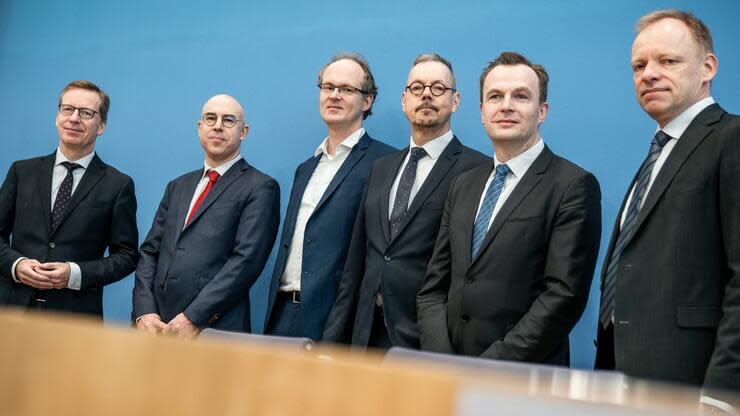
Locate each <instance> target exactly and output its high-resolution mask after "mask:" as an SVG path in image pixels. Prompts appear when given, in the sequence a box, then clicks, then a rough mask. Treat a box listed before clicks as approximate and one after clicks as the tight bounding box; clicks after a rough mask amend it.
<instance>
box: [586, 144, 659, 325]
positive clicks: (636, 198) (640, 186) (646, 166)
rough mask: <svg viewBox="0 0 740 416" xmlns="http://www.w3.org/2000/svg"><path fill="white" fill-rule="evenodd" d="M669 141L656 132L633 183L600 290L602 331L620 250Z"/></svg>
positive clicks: (607, 318) (610, 307)
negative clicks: (625, 212)
mask: <svg viewBox="0 0 740 416" xmlns="http://www.w3.org/2000/svg"><path fill="white" fill-rule="evenodd" d="M669 140H671V136H669V135H667V134H665V133H664V132H663V131H662V130H658V132H657V133H655V136H654V137H653V142H652V143H651V144H650V151H649V152H648V155H647V158H646V159H645V161H644V162H643V163H642V167H640V173H639V175H638V176H637V180H636V181H635V185H634V188H633V189H634V191H633V192H632V199H631V200H630V204H629V207H627V216H626V217H625V218H624V224H622V227H621V229H620V231H619V236H618V237H617V242H616V243H615V244H614V250H612V255H611V257H610V258H609V264H608V265H607V268H606V277H605V278H604V287H603V289H602V290H601V307H600V310H599V322H601V326H602V327H603V328H604V329H606V327H607V326H609V323H610V322H611V319H612V316H613V315H614V298H615V295H616V285H617V270H618V269H619V257H620V256H621V255H622V250H624V247H625V246H626V245H627V243H628V242H629V240H630V238H632V234H634V232H635V223H636V220H637V214H639V213H640V209H641V208H642V202H643V200H644V199H645V194H646V190H647V186H648V184H649V183H650V174H651V173H652V172H653V167H654V166H655V161H656V160H658V156H660V152H661V151H662V150H663V146H665V144H666V143H668V141H669Z"/></svg>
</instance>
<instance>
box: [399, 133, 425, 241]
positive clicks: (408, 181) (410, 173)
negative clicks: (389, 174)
mask: <svg viewBox="0 0 740 416" xmlns="http://www.w3.org/2000/svg"><path fill="white" fill-rule="evenodd" d="M426 155H427V152H426V150H424V148H423V147H412V148H411V151H410V156H409V162H408V163H407V164H406V167H405V168H403V172H402V173H401V179H400V180H399V181H398V188H397V189H396V199H395V200H394V201H393V210H392V211H391V218H390V228H391V239H393V238H395V237H396V235H397V234H398V231H399V230H400V229H401V223H402V222H403V218H404V217H405V216H406V212H407V211H408V207H409V198H410V197H411V188H412V187H413V186H414V179H416V167H417V165H418V164H419V159H421V158H422V157H424V156H426Z"/></svg>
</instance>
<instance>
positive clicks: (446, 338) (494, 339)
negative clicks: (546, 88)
mask: <svg viewBox="0 0 740 416" xmlns="http://www.w3.org/2000/svg"><path fill="white" fill-rule="evenodd" d="M492 170H493V163H490V164H488V165H486V166H481V167H479V168H476V169H473V170H471V171H469V172H466V173H464V174H462V175H460V176H459V177H458V178H457V180H456V181H455V182H454V183H453V185H452V189H451V190H450V194H449V197H448V198H447V201H446V203H445V210H444V214H443V216H442V225H441V226H440V230H439V235H438V237H437V243H436V245H435V248H434V255H433V256H432V259H431V261H430V262H429V268H428V269H427V274H426V279H425V282H424V287H423V288H422V290H421V291H420V292H419V296H418V312H419V326H420V331H421V346H422V349H424V350H430V351H436V352H445V353H449V354H461V355H472V356H481V357H485V358H494V359H500V360H512V361H529V362H538V363H548V364H559V365H568V364H569V350H568V334H569V333H570V330H571V329H572V328H573V326H574V325H575V324H576V322H578V319H580V317H581V314H582V313H583V310H584V308H585V307H586V301H587V300H588V292H589V289H590V287H591V280H592V278H593V273H594V267H595V266H596V257H597V255H598V253H599V242H600V235H601V192H600V190H599V184H598V182H597V181H596V178H595V177H594V176H593V175H591V174H590V173H588V172H586V171H584V170H583V169H581V168H579V167H578V166H576V165H574V164H573V163H570V162H569V161H567V160H565V159H563V158H561V157H558V156H556V155H554V154H553V153H552V152H551V151H550V149H549V148H548V147H547V146H545V148H544V149H543V150H542V152H541V153H540V155H539V156H538V157H537V158H536V159H535V161H534V162H533V163H532V165H531V166H530V167H529V169H528V170H527V173H526V174H525V175H524V176H523V177H522V178H521V180H520V181H519V183H518V184H517V185H516V187H515V188H514V189H513V191H512V192H511V194H510V195H509V197H508V198H507V199H506V201H505V202H504V204H503V205H502V206H501V209H500V210H499V212H498V213H497V214H496V217H495V218H494V220H493V223H492V224H491V227H490V228H489V230H488V233H487V234H486V237H485V240H484V241H483V245H482V246H481V248H480V251H479V252H478V254H477V256H476V257H475V258H471V246H472V238H473V226H474V223H475V217H476V213H477V211H478V204H479V202H480V199H481V195H482V194H483V191H484V188H485V184H486V181H487V180H488V177H489V175H490V173H491V171H492Z"/></svg>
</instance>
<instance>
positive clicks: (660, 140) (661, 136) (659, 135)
mask: <svg viewBox="0 0 740 416" xmlns="http://www.w3.org/2000/svg"><path fill="white" fill-rule="evenodd" d="M670 140H671V136H669V135H667V134H666V133H665V132H664V131H663V130H658V131H657V132H656V133H655V136H653V143H655V144H657V145H658V146H660V147H663V146H665V144H666V143H668V141H670Z"/></svg>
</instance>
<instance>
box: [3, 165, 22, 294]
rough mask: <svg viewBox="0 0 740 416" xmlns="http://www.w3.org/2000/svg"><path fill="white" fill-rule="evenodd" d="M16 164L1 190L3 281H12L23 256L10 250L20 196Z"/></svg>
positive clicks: (11, 167) (9, 171)
mask: <svg viewBox="0 0 740 416" xmlns="http://www.w3.org/2000/svg"><path fill="white" fill-rule="evenodd" d="M15 170H16V167H15V163H14V164H13V165H11V166H10V169H9V170H8V175H7V176H6V177H5V181H4V182H3V185H2V187H1V188H0V275H2V277H0V278H2V279H8V281H12V280H13V278H12V277H11V276H12V271H11V269H12V267H13V264H14V263H15V261H16V260H18V259H19V258H21V257H23V255H22V254H21V253H19V252H17V251H16V250H13V249H12V248H10V235H11V234H12V233H13V222H14V221H15V209H16V206H15V201H16V198H17V194H18V189H17V187H18V177H17V175H16V172H15Z"/></svg>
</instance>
